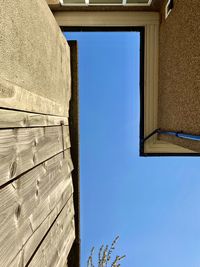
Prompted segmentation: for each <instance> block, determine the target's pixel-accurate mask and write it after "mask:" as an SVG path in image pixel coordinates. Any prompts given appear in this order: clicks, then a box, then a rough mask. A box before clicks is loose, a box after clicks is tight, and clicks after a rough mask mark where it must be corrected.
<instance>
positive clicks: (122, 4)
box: [59, 0, 152, 6]
mask: <svg viewBox="0 0 200 267" xmlns="http://www.w3.org/2000/svg"><path fill="white" fill-rule="evenodd" d="M59 1H60V4H61V5H62V6H88V5H90V6H150V5H151V3H152V0H149V1H148V3H127V0H121V1H122V3H116V4H112V3H108V4H105V3H102V4H101V3H99V4H95V3H90V0H85V3H65V2H64V0H59Z"/></svg>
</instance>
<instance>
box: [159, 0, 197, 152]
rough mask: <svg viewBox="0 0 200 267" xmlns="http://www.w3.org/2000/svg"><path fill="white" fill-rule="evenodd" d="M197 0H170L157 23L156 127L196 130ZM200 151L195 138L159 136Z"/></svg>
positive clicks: (191, 131)
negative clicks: (167, 12)
mask: <svg viewBox="0 0 200 267" xmlns="http://www.w3.org/2000/svg"><path fill="white" fill-rule="evenodd" d="M199 14H200V1H199V0H190V1H188V0H174V9H173V10H172V12H171V14H170V15H169V16H168V18H167V20H165V17H164V5H163V10H162V21H161V27H160V73H159V112H158V113H159V123H158V125H159V127H160V128H162V129H166V130H174V131H183V132H186V133H193V134H200V109H199V107H200V71H199V68H200V50H199V45H200V34H199V30H200V19H199ZM161 139H165V140H169V141H170V142H174V143H176V144H180V145H182V146H185V147H187V148H190V149H193V150H196V151H199V152H200V144H199V143H198V142H189V141H184V140H180V139H178V138H171V137H166V136H161Z"/></svg>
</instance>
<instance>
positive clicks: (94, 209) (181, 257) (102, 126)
mask: <svg viewBox="0 0 200 267" xmlns="http://www.w3.org/2000/svg"><path fill="white" fill-rule="evenodd" d="M66 37H67V39H68V40H69V39H73V40H78V45H79V82H80V88H79V90H80V159H81V177H80V178H81V239H82V248H81V249H82V260H81V262H82V264H81V267H84V266H86V261H87V257H88V255H89V252H90V249H91V247H92V246H93V245H94V246H95V247H96V249H97V250H98V248H99V247H100V246H101V244H102V243H109V244H110V243H111V242H112V240H113V238H114V237H115V236H116V235H120V240H119V243H118V245H117V248H116V253H117V254H120V255H122V254H126V255H127V257H126V259H125V260H124V261H123V264H122V266H124V267H199V266H200V205H199V203H200V173H199V166H200V164H199V163H200V159H199V158H192V157H190V158H189V157H188V158H186V157H184V158H178V157H176V158H175V157H160V158H159V157H155V158H141V157H139V146H138V144H139V42H140V40H139V33H134V32H123V33H116V32H115V33H100V32H99V33H95V32H93V33H87V32H84V33H83V32H82V33H66ZM95 267H96V266H95Z"/></svg>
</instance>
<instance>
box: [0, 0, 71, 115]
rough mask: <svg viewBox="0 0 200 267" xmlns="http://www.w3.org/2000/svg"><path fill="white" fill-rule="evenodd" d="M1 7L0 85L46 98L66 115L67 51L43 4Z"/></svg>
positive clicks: (13, 0) (27, 2) (36, 1)
mask: <svg viewBox="0 0 200 267" xmlns="http://www.w3.org/2000/svg"><path fill="white" fill-rule="evenodd" d="M0 6H1V8H0V33H1V34H0V55H1V56H0V82H1V81H3V82H2V83H3V84H5V81H8V82H9V84H11V85H13V86H14V85H18V87H19V88H22V89H23V90H24V89H25V90H27V91H29V92H32V93H34V94H38V95H40V96H42V97H44V98H48V99H50V100H52V101H54V102H56V103H57V104H58V105H60V106H62V107H63V108H64V109H65V114H66V108H67V107H66V104H67V103H66V100H67V98H69V94H70V67H69V58H70V52H69V51H70V50H69V46H68V44H67V42H66V40H65V38H64V37H63V35H62V32H61V31H60V29H59V27H58V25H57V23H56V21H55V19H54V17H53V15H52V13H51V11H50V9H49V7H48V5H47V3H46V1H45V0H34V1H32V0H25V1H24V0H17V1H16V0H10V1H3V0H0ZM2 91H4V90H3V89H1V92H0V98H1V97H2V94H1V93H2ZM67 94H68V95H67ZM27 109H28V108H27ZM35 111H37V110H35ZM61 113H64V111H63V110H62V112H61ZM59 115H64V114H59Z"/></svg>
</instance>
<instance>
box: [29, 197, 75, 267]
mask: <svg viewBox="0 0 200 267" xmlns="http://www.w3.org/2000/svg"><path fill="white" fill-rule="evenodd" d="M71 203H73V202H71ZM74 238H75V229H74V209H73V205H72V206H71V209H69V207H67V206H65V208H64V209H63V210H62V212H61V214H60V215H59V217H58V219H57V220H56V222H55V223H54V224H53V226H52V228H51V230H50V232H49V233H48V235H47V236H46V238H45V240H44V241H43V242H42V244H41V246H40V247H39V249H38V250H37V252H36V254H35V255H34V257H33V259H32V261H31V262H30V264H29V265H28V266H30V267H35V266H37V267H44V266H45V267H48V266H49V267H54V266H57V264H58V263H59V259H60V256H61V254H60V253H61V252H63V251H62V250H61V248H63V244H66V243H67V244H68V245H69V246H71V243H72V242H73V241H72V242H71V243H70V241H71V240H74ZM70 248H71V247H69V249H68V250H70ZM66 252H67V251H66ZM66 258H67V254H66Z"/></svg>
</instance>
